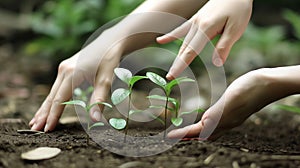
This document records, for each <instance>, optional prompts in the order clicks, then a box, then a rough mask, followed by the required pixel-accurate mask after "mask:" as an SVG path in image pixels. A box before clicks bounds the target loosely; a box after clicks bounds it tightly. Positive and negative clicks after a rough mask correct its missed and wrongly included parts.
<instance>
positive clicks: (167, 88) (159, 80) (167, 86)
mask: <svg viewBox="0 0 300 168" xmlns="http://www.w3.org/2000/svg"><path fill="white" fill-rule="evenodd" d="M146 76H147V77H148V78H149V79H150V80H151V81H152V82H153V83H155V84H157V85H158V86H160V87H161V88H162V89H163V91H164V93H165V96H166V97H165V98H163V97H160V98H158V97H159V96H158V95H157V96H156V98H157V99H163V100H165V102H166V103H165V107H164V109H165V120H164V125H165V132H164V137H166V130H167V111H168V108H169V107H168V102H169V101H170V102H172V103H173V104H174V105H175V106H178V101H177V102H176V101H175V99H172V98H170V94H171V92H172V89H173V88H174V86H176V85H178V84H180V83H183V82H194V80H193V79H190V78H187V77H181V78H177V79H174V80H172V81H170V82H169V83H168V82H167V81H166V80H165V79H164V78H163V77H161V76H160V75H158V74H156V73H154V72H147V73H146ZM152 98H155V97H152ZM171 100H173V101H171ZM175 108H176V107H175ZM177 113H178V112H177ZM176 118H177V115H176ZM174 121H175V120H174ZM177 122H178V121H177Z"/></svg>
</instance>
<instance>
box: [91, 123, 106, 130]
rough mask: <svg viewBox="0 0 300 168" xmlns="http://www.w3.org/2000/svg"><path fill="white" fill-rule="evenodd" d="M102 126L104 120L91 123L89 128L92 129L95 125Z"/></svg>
mask: <svg viewBox="0 0 300 168" xmlns="http://www.w3.org/2000/svg"><path fill="white" fill-rule="evenodd" d="M100 126H104V123H103V122H96V123H94V124H93V125H91V126H90V127H89V128H88V129H91V128H93V127H100Z"/></svg>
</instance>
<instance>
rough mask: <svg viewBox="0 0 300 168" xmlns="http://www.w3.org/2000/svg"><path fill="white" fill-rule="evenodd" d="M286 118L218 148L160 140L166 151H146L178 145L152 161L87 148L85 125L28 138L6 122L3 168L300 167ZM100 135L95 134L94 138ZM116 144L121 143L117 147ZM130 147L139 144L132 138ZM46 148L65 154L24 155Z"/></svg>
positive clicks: (109, 134)
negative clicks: (37, 158)
mask: <svg viewBox="0 0 300 168" xmlns="http://www.w3.org/2000/svg"><path fill="white" fill-rule="evenodd" d="M283 113H284V112H283ZM283 113H278V115H279V116H277V117H276V118H279V119H278V120H277V119H276V120H270V118H269V117H268V115H270V114H266V113H260V114H259V115H258V117H259V119H260V122H259V124H258V123H256V122H253V121H251V120H247V121H246V122H245V123H244V124H243V125H241V126H240V127H238V128H235V129H233V130H231V131H229V132H227V133H226V135H224V136H223V137H221V138H219V139H218V140H216V141H213V142H212V141H206V142H202V141H196V140H192V141H179V142H178V143H176V144H175V145H173V144H168V143H166V142H164V141H162V140H157V139H156V141H158V142H159V141H161V142H162V143H164V145H163V146H162V145H156V146H155V145H152V146H151V145H150V144H151V143H153V141H146V140H144V141H143V140H142V142H143V145H141V146H140V148H143V150H145V149H146V150H147V149H148V150H154V151H155V150H159V149H155V148H162V147H166V148H169V147H170V146H168V145H172V146H171V147H170V149H168V150H166V151H164V152H162V153H160V154H157V155H152V156H147V157H127V156H123V155H118V154H114V153H112V152H110V151H109V150H106V149H104V148H103V147H102V146H101V145H98V144H97V143H95V142H94V141H90V144H89V145H87V143H86V134H85V132H84V130H83V129H82V126H81V125H80V123H72V124H64V125H63V124H60V125H58V127H57V128H56V130H55V131H54V132H51V133H46V134H38V135H28V134H20V133H17V131H16V130H18V129H28V126H27V124H26V123H25V122H24V121H22V120H21V121H22V122H15V123H13V122H8V123H5V122H2V123H1V127H0V144H1V146H0V167H10V168H11V167H104V168H109V167H121V168H132V167H161V168H163V167H172V168H173V167H297V166H299V165H300V142H299V137H300V124H299V123H298V122H295V120H294V118H295V115H294V114H290V113H284V115H283ZM283 121H284V122H283ZM287 121H288V122H287ZM101 129H102V131H101V133H100V132H99V136H96V141H97V142H100V141H102V142H103V143H104V144H107V145H110V146H114V147H115V148H118V149H119V150H120V149H121V150H122V149H123V150H125V151H128V152H130V150H134V149H131V148H130V145H122V143H124V142H123V138H124V134H122V133H121V132H120V134H118V135H116V134H115V132H113V131H112V130H110V129H105V128H104V127H103V128H101ZM101 129H100V130H101ZM100 130H98V129H97V130H94V132H93V136H94V135H96V134H98V132H97V131H100ZM145 130H146V131H145ZM159 131H161V130H157V129H151V130H150V129H148V130H147V128H137V127H132V128H131V129H130V130H129V132H130V134H131V135H132V136H145V135H155V134H156V133H157V132H159ZM116 140H118V141H120V142H118V143H114V141H116ZM127 143H128V144H130V143H133V144H134V143H135V142H134V141H132V140H131V139H130V138H128V141H127ZM116 144H119V146H118V145H116ZM141 144H142V143H141ZM153 144H157V142H155V143H153ZM41 146H50V147H58V148H60V149H62V153H61V154H60V155H58V156H56V157H55V158H52V159H49V160H43V161H25V160H22V159H21V157H20V155H21V153H22V152H25V151H28V150H30V149H33V148H36V147H41ZM147 147H149V148H147Z"/></svg>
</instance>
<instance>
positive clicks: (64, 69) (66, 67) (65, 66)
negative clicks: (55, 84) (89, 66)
mask: <svg viewBox="0 0 300 168" xmlns="http://www.w3.org/2000/svg"><path fill="white" fill-rule="evenodd" d="M74 69H75V67H74V66H73V65H71V64H69V63H68V62H67V61H63V62H61V63H60V64H59V66H58V72H59V73H72V72H73V71H74Z"/></svg>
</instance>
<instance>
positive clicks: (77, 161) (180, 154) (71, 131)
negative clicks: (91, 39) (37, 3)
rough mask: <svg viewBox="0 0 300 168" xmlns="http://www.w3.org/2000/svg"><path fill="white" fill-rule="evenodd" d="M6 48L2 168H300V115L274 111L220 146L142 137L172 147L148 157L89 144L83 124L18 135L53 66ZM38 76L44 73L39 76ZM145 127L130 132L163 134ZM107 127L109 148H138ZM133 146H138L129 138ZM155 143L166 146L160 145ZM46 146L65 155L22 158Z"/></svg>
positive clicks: (147, 144)
mask: <svg viewBox="0 0 300 168" xmlns="http://www.w3.org/2000/svg"><path fill="white" fill-rule="evenodd" d="M0 50H1V51H4V52H1V53H2V54H0V57H1V59H0V63H1V65H3V66H1V67H0V69H1V76H0V168H2V167H4V168H6V167H7V168H15V167H20V168H21V167H58V168H60V167H62V168H65V167H80V168H82V167H103V168H110V167H121V168H133V167H146V168H147V167H160V168H164V167H165V168H176V167H180V168H182V167H189V168H190V167H234V168H238V167H251V168H254V167H300V141H299V137H300V117H299V116H297V115H295V114H292V113H288V112H278V113H274V112H272V111H269V110H268V109H267V111H265V112H260V113H258V114H257V115H255V116H253V117H251V118H250V119H248V120H247V121H246V122H245V123H244V124H243V125H242V126H240V127H238V128H236V129H233V130H231V131H229V132H228V133H227V134H226V135H224V136H223V137H221V138H220V139H218V140H217V141H214V142H201V141H195V140H193V141H180V142H178V143H177V144H176V145H174V146H172V145H171V146H170V143H166V142H165V141H163V142H159V141H158V142H157V141H156V142H155V141H145V140H144V139H142V140H141V141H140V142H143V144H142V145H141V146H140V148H143V149H148V150H149V151H150V150H154V151H155V150H158V149H159V148H162V147H166V148H169V147H171V148H170V149H169V150H167V151H165V152H163V153H160V154H157V155H153V156H148V157H126V156H122V155H118V154H114V153H112V152H110V151H109V150H106V149H104V148H103V147H102V146H100V145H98V144H96V143H95V142H93V141H91V142H90V144H89V145H87V144H86V135H85V132H84V130H83V129H82V126H81V125H80V123H78V122H75V123H68V124H60V125H59V126H58V127H57V129H56V130H55V131H54V132H51V133H47V134H39V135H29V134H20V133H17V130H19V129H28V128H29V127H28V125H27V123H28V121H29V120H30V119H31V117H32V116H33V114H34V112H35V111H36V110H37V108H38V107H39V105H40V104H41V102H42V100H43V99H44V97H45V96H46V95H47V93H48V91H49V85H43V84H39V85H37V84H36V83H40V82H37V81H36V80H39V81H44V80H43V78H45V75H43V72H44V73H45V72H47V71H48V70H49V67H48V66H47V62H40V61H39V62H38V64H37V65H39V66H33V65H32V64H34V60H31V62H30V64H28V63H26V62H25V63H24V62H22V61H20V60H19V59H17V58H14V57H11V56H10V54H4V53H8V52H7V51H9V49H7V48H6V47H1V48H0ZM5 51H6V52H5ZM26 65H27V66H26ZM32 67H34V68H32ZM37 72H38V74H39V75H36V74H37ZM46 77H47V76H46ZM68 111H69V112H68ZM64 115H65V116H74V112H73V111H72V110H67V111H66V113H65V114H64ZM65 116H63V117H65ZM143 126H145V125H141V126H139V127H131V128H135V129H130V130H129V133H130V135H132V136H145V135H155V134H156V133H157V131H158V130H157V129H156V128H153V129H152V128H151V129H149V127H146V128H147V129H146V128H145V127H144V128H143ZM137 128H138V129H137ZM101 129H102V130H99V131H100V132H99V136H97V137H96V140H97V141H98V142H103V143H104V144H109V146H111V147H112V149H116V148H117V149H119V150H120V151H127V152H131V151H134V150H136V149H133V148H132V146H130V145H129V146H128V145H124V144H123V145H122V143H115V142H116V141H121V142H122V141H123V137H124V136H123V134H115V133H114V132H111V131H110V130H106V129H105V127H104V128H101ZM97 131H98V130H97ZM96 133H97V132H96ZM93 135H95V134H93ZM127 143H128V144H135V143H137V142H135V141H132V140H131V139H130V138H129V139H128V141H127ZM155 143H156V144H157V143H161V144H162V145H157V146H155V145H153V144H155ZM116 144H117V145H116ZM118 144H119V146H118ZM120 144H121V145H120ZM41 146H49V147H58V148H60V149H62V153H61V154H60V155H58V156H57V157H55V158H52V159H49V160H44V161H25V160H22V159H21V153H22V152H26V151H28V150H31V149H34V148H37V147H41Z"/></svg>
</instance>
